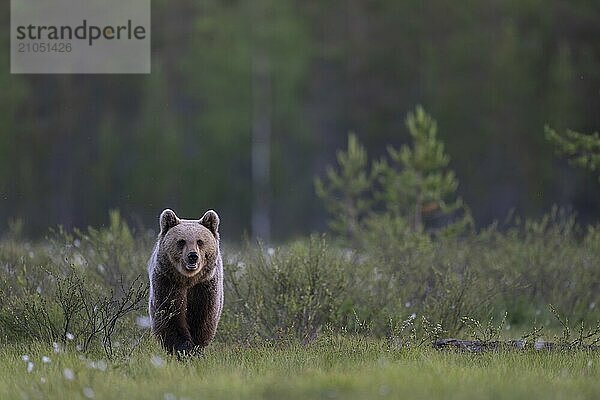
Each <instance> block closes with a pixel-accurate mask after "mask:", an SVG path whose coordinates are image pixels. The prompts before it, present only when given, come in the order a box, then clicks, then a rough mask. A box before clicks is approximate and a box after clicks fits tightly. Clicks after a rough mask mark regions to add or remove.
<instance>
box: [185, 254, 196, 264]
mask: <svg viewBox="0 0 600 400" xmlns="http://www.w3.org/2000/svg"><path fill="white" fill-rule="evenodd" d="M187 259H188V263H189V264H196V262H197V261H198V253H196V252H195V251H192V252H191V253H188V256H187Z"/></svg>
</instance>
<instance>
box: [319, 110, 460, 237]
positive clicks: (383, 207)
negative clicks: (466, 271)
mask: <svg viewBox="0 0 600 400" xmlns="http://www.w3.org/2000/svg"><path fill="white" fill-rule="evenodd" d="M406 126H407V128H408V131H409V133H410V136H411V139H412V143H411V144H410V145H405V146H402V147H401V148H400V149H399V150H397V149H395V148H393V147H391V146H390V147H388V155H389V161H388V160H387V159H382V160H380V161H376V162H374V163H373V164H372V167H371V168H370V169H369V168H368V167H369V165H368V157H367V152H366V150H365V148H364V147H363V146H362V145H361V144H360V143H359V142H358V139H357V138H356V136H355V135H353V134H350V136H349V137H348V149H347V150H346V151H339V152H338V154H337V161H338V164H339V171H336V170H335V169H333V168H331V167H329V168H328V170H327V179H326V182H323V181H321V180H320V179H317V180H316V182H315V183H316V191H317V195H318V196H319V197H320V198H321V199H323V200H324V202H325V206H326V207H327V210H328V211H329V212H330V214H331V216H332V221H331V223H330V224H331V227H332V229H333V230H334V231H336V232H338V233H342V234H344V235H346V236H349V237H350V238H353V239H357V237H358V233H359V232H360V231H361V229H363V228H364V227H365V226H367V227H368V229H373V228H374V227H375V226H377V225H378V224H380V223H381V222H382V221H388V222H389V223H391V222H394V221H395V222H397V224H396V225H398V226H403V225H408V227H409V229H410V230H412V231H413V232H424V230H425V228H426V227H425V223H424V219H425V218H424V217H425V216H428V217H432V218H433V217H436V218H437V219H438V221H441V223H437V224H436V225H438V226H443V227H444V229H443V231H444V232H448V233H460V232H464V231H465V230H466V229H468V228H470V227H471V226H472V219H471V215H470V212H469V210H468V209H467V207H466V206H465V205H464V204H463V202H462V200H461V198H460V197H458V196H457V195H456V191H457V188H458V180H457V179H456V175H455V174H454V172H453V171H452V170H450V169H448V164H449V162H450V158H449V157H448V155H447V154H446V153H445V151H444V144H443V143H442V142H441V141H440V140H439V139H438V137H437V124H436V122H435V120H433V118H431V116H429V115H428V114H427V113H426V112H425V110H424V109H423V108H422V107H420V106H419V107H417V108H416V110H415V112H411V113H409V114H408V116H407V118H406ZM400 230H401V229H400ZM436 231H437V232H440V230H436Z"/></svg>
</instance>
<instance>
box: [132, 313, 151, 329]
mask: <svg viewBox="0 0 600 400" xmlns="http://www.w3.org/2000/svg"><path fill="white" fill-rule="evenodd" d="M135 323H136V324H137V326H139V327H140V328H144V329H148V328H150V327H151V326H152V320H151V319H150V317H149V316H147V315H140V316H138V317H137V318H136V319H135Z"/></svg>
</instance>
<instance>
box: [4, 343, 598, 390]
mask: <svg viewBox="0 0 600 400" xmlns="http://www.w3.org/2000/svg"><path fill="white" fill-rule="evenodd" d="M143 347H144V349H140V350H138V351H136V352H135V353H134V354H133V355H132V356H131V357H127V358H122V359H119V360H118V361H112V362H107V363H106V369H105V370H102V368H100V369H98V368H97V367H98V365H97V364H96V368H92V367H91V366H90V361H96V362H97V361H99V358H96V359H95V358H94V357H93V356H91V355H87V356H83V355H80V354H79V353H77V352H76V351H75V350H70V351H66V352H60V353H54V352H53V351H52V348H47V347H45V346H36V347H34V348H30V347H18V346H4V347H3V348H2V350H0V359H1V360H2V361H0V398H2V399H21V398H34V399H35V398H44V399H65V398H69V399H71V398H73V399H76V398H86V397H85V393H87V395H88V396H90V395H92V394H93V396H94V397H95V398H96V399H117V398H122V399H130V398H146V399H175V398H177V399H181V398H189V399H197V398H201V399H211V398H215V399H217V398H222V399H239V398H267V399H285V400H289V399H306V398H324V399H331V398H338V399H363V398H390V399H393V398H406V399H408V398H412V399H528V400H530V399H534V398H539V399H597V398H600V379H599V378H600V355H599V354H597V353H585V352H572V353H560V352H556V353H554V352H552V353H549V352H539V353H535V352H526V353H519V352H510V353H489V354H465V353H452V352H439V351H436V350H432V349H414V350H399V349H390V348H389V347H388V346H387V344H386V342H384V341H374V340H367V339H356V338H354V339H353V338H345V339H342V338H323V339H320V340H318V341H317V342H315V343H313V344H311V345H308V346H300V345H285V344H277V345H272V346H269V345H263V346H253V347H241V346H228V345H224V344H219V343H215V344H213V345H211V346H210V347H209V348H208V349H207V351H206V353H205V354H204V356H203V357H201V358H196V359H191V360H187V361H183V362H181V361H178V360H177V359H175V358H170V357H167V356H165V355H164V354H163V353H162V352H161V351H160V350H159V349H158V348H157V347H156V346H155V344H154V343H152V342H150V343H147V344H145V345H144V346H143ZM24 354H27V355H28V356H29V358H30V360H31V361H32V362H33V363H34V366H33V370H32V371H31V372H29V373H28V372H27V362H25V361H23V360H22V358H21V357H22V356H23V355H24ZM42 356H48V357H50V358H51V362H50V363H42V362H41V357H42ZM153 356H159V357H161V359H162V361H163V362H162V363H160V362H156V361H157V359H156V358H155V359H154V362H153V360H152V357H153ZM67 368H68V369H70V370H72V371H73V373H74V379H72V380H69V379H67V378H65V373H64V370H65V369H67ZM42 380H45V382H44V383H42ZM86 388H87V389H86ZM90 389H91V391H90ZM92 391H93V392H92Z"/></svg>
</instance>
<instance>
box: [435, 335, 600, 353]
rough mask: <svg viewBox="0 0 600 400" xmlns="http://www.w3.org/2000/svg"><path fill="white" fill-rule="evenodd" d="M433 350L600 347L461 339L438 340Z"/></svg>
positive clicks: (479, 351) (592, 348)
mask: <svg viewBox="0 0 600 400" xmlns="http://www.w3.org/2000/svg"><path fill="white" fill-rule="evenodd" d="M432 345H433V348H435V349H438V350H459V351H466V352H470V353H482V352H486V351H501V350H502V351H507V350H529V349H534V350H537V351H541V350H587V351H598V350H600V346H598V345H588V344H579V343H560V344H559V343H553V342H546V341H543V340H536V341H535V342H531V343H530V342H526V341H525V340H522V339H519V340H508V341H498V340H493V341H483V340H463V339H453V338H450V339H438V340H436V341H434V342H433V343H432Z"/></svg>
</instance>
